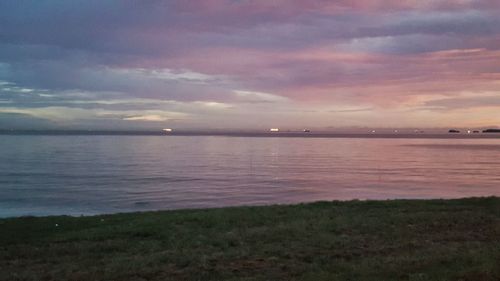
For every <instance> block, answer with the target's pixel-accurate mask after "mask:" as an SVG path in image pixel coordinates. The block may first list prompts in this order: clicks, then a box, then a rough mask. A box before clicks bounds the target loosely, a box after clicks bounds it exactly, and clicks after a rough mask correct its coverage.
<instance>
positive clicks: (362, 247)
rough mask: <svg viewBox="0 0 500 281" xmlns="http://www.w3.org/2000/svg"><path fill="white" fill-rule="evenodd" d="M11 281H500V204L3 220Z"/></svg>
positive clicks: (1, 252) (473, 201) (352, 205)
mask: <svg viewBox="0 0 500 281" xmlns="http://www.w3.org/2000/svg"><path fill="white" fill-rule="evenodd" d="M0 280H9V281H10V280H474V281H477V280H500V198H470V199H460V200H429V201H425V200H423V201H421V200H395V201H366V202H362V201H350V202H318V203H312V204H300V205H290V206H266V207H236V208H222V209H208V210H180V211H161V212H146V213H130V214H116V215H103V216H92V217H78V218H77V217H67V216H58V217H23V218H11V219H2V220H0Z"/></svg>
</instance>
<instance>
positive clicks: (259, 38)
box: [0, 0, 500, 130]
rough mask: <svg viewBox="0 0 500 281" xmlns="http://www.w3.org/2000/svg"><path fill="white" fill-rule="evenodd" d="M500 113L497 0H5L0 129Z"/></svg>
mask: <svg viewBox="0 0 500 281" xmlns="http://www.w3.org/2000/svg"><path fill="white" fill-rule="evenodd" d="M498 125H500V1H498V0H433V1H432V0H418V1H417V0H384V1H382V0H370V1H369V0H338V1H323V0H295V1H293V0H288V1H285V0H255V1H251V0H205V1H181V0H179V1H178V0H171V1H155V0H151V1H128V0H119V1H118V0H117V1H112V0H82V1H78V0H68V1H63V0H59V1H51V0H46V1H37V0H33V1H25V0H12V1H8V0H6V1H0V129H48V128H57V129H106V130H113V129H117V130H123V129H159V128H180V129H200V128H203V129H263V128H271V127H280V128H289V129H295V128H305V127H307V128H358V127H361V128H365V127H378V128H415V127H422V128H433V127H450V126H453V127H496V126H498Z"/></svg>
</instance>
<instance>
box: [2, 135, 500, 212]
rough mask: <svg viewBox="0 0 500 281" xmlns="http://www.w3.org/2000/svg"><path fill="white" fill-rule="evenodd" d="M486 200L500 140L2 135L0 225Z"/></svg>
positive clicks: (495, 181) (499, 164) (495, 177)
mask: <svg viewBox="0 0 500 281" xmlns="http://www.w3.org/2000/svg"><path fill="white" fill-rule="evenodd" d="M490 195H496V196H500V140H499V139H411V138H402V139H377V138H262V137H227V136H43V135H38V136H32V135H31V136H30V135H27V136H25V135H18V136H14V135H3V136H0V217H9V216H23V215H59V214H66V215H81V214H84V215H91V214H100V213H116V212H129V211H144V210H157V209H176V208H200V207H221V206H233V205H260V204H274V203H294V202H308V201H316V200H336V199H339V200H347V199H392V198H458V197H469V196H490Z"/></svg>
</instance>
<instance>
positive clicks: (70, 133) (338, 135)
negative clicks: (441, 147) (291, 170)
mask: <svg viewBox="0 0 500 281" xmlns="http://www.w3.org/2000/svg"><path fill="white" fill-rule="evenodd" d="M0 135H46V136H224V137H256V138H259V137H278V138H390V139H398V138H402V139H500V133H475V134H467V133H446V132H444V133H336V132H298V131H289V132H287V131H283V132H231V131H187V130H186V131H172V132H163V131H98V130H97V131H93V130H92V131H90V130H39V131H38V130H0Z"/></svg>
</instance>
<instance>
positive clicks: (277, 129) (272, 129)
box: [269, 128, 280, 132]
mask: <svg viewBox="0 0 500 281" xmlns="http://www.w3.org/2000/svg"><path fill="white" fill-rule="evenodd" d="M269 131H270V132H279V131H280V129H279V128H271V129H269Z"/></svg>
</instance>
